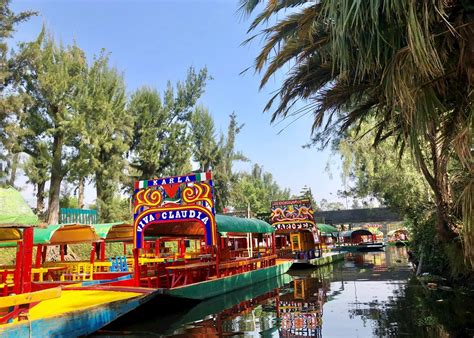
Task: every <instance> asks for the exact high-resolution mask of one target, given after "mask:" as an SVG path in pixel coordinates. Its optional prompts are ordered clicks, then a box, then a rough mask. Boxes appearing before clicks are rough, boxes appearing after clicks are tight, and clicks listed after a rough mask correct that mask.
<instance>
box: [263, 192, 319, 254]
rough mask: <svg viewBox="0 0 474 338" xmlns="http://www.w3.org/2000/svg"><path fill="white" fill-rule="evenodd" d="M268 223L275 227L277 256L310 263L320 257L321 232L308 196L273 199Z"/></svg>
mask: <svg viewBox="0 0 474 338" xmlns="http://www.w3.org/2000/svg"><path fill="white" fill-rule="evenodd" d="M270 223H271V224H272V225H273V227H274V228H275V233H276V247H277V252H278V256H279V257H282V258H292V259H293V262H294V263H310V260H312V259H315V258H318V257H321V256H322V250H321V246H320V234H319V231H318V229H317V226H316V223H315V222H314V211H313V208H312V206H311V201H310V200H309V199H294V200H287V201H274V202H272V204H271V214H270Z"/></svg>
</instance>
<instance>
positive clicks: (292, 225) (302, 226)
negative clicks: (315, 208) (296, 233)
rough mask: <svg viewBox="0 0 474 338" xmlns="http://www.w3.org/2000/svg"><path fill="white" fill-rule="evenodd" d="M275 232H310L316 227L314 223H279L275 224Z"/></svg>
mask: <svg viewBox="0 0 474 338" xmlns="http://www.w3.org/2000/svg"><path fill="white" fill-rule="evenodd" d="M274 227H275V230H297V229H302V230H305V229H307V230H310V229H312V228H313V227H314V224H313V223H310V222H298V223H294V222H288V223H277V224H274Z"/></svg>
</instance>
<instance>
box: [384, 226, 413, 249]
mask: <svg viewBox="0 0 474 338" xmlns="http://www.w3.org/2000/svg"><path fill="white" fill-rule="evenodd" d="M387 238H388V241H387V244H388V245H391V246H398V247H402V246H407V245H408V244H410V241H409V240H408V230H407V229H405V228H402V229H397V230H392V231H389V232H388V233H387Z"/></svg>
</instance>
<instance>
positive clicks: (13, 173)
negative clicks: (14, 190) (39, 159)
mask: <svg viewBox="0 0 474 338" xmlns="http://www.w3.org/2000/svg"><path fill="white" fill-rule="evenodd" d="M19 156H20V154H18V153H15V154H13V156H12V162H11V167H10V179H9V180H8V185H10V186H12V187H14V186H15V181H16V171H17V169H18V161H19Z"/></svg>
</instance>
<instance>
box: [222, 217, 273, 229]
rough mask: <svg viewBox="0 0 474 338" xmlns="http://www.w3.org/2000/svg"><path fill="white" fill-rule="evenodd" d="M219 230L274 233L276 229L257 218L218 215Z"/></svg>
mask: <svg viewBox="0 0 474 338" xmlns="http://www.w3.org/2000/svg"><path fill="white" fill-rule="evenodd" d="M216 223H217V231H218V232H220V233H222V232H240V233H249V232H251V233H264V234H265V233H273V232H275V229H274V228H273V227H272V226H271V225H270V224H268V223H267V222H265V221H262V220H259V219H256V218H241V217H234V216H226V215H216Z"/></svg>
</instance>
